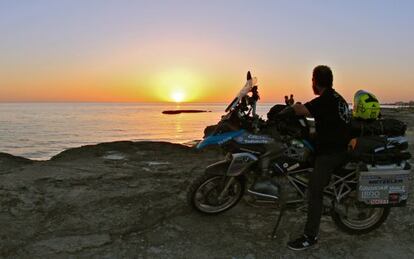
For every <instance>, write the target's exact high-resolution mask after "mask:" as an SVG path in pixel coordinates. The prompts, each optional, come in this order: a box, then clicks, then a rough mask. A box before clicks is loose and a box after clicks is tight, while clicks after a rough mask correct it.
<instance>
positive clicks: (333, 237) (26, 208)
mask: <svg viewBox="0 0 414 259" xmlns="http://www.w3.org/2000/svg"><path fill="white" fill-rule="evenodd" d="M410 123H411V121H410ZM410 127H411V126H410ZM409 138H412V133H409ZM410 143H411V151H412V147H414V143H413V142H412V141H411V142H410ZM221 157H222V155H221V154H220V152H218V151H217V150H213V149H212V150H206V151H202V152H200V151H196V150H194V149H192V148H190V147H186V146H182V145H178V144H171V143H163V142H113V143H103V144H99V145H92V146H84V147H80V148H75V149H70V150H67V151H64V152H62V153H61V154H59V155H57V156H55V157H53V158H52V159H51V160H49V161H41V162H39V161H30V160H27V159H24V158H16V157H13V156H10V155H7V154H0V222H1V230H0V257H6V258H7V257H9V258H249V259H250V258H298V257H299V258H302V257H304V258H412V257H413V256H414V199H413V198H412V197H411V199H410V200H409V203H408V205H407V206H406V207H404V208H394V209H392V210H391V214H390V215H389V217H388V220H387V221H386V222H385V223H384V224H383V225H382V226H381V227H380V228H379V229H378V230H375V231H373V232H371V233H369V234H366V235H361V236H352V235H348V234H345V233H343V232H341V231H340V230H338V229H337V228H336V226H335V225H334V223H333V222H332V220H331V218H330V217H329V216H324V217H323V218H322V225H321V234H320V242H319V244H318V245H317V247H315V248H312V249H310V250H308V251H303V252H293V251H290V250H288V249H287V247H286V242H287V241H289V240H290V239H291V238H295V237H297V236H298V235H300V234H301V233H302V230H303V226H304V223H305V213H304V212H303V211H300V210H291V211H288V212H287V213H286V215H285V217H284V218H283V219H282V223H281V227H280V229H279V232H278V236H277V238H276V239H270V237H269V235H270V233H271V231H272V228H273V226H274V224H275V221H276V216H277V213H278V211H277V210H276V209H273V208H272V207H266V208H262V207H253V206H250V205H248V204H247V203H246V202H244V201H242V202H240V203H239V204H238V205H237V206H236V207H235V208H233V209H232V210H230V211H228V212H225V213H223V214H221V215H217V216H204V215H200V214H198V213H196V212H194V211H192V210H191V208H190V207H189V206H188V205H187V203H186V192H187V189H188V186H189V184H190V183H191V181H192V180H193V179H194V178H196V177H197V176H199V175H201V174H202V173H203V170H204V167H205V166H206V165H208V164H210V163H212V162H215V161H217V160H218V159H220V158H221Z"/></svg>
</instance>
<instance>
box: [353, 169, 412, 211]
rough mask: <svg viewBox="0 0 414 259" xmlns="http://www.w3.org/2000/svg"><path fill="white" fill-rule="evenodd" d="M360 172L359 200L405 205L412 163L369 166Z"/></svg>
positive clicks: (367, 202) (371, 202) (379, 203)
mask: <svg viewBox="0 0 414 259" xmlns="http://www.w3.org/2000/svg"><path fill="white" fill-rule="evenodd" d="M367 168H368V170H367V171H361V172H359V181H358V186H357V190H358V200H359V201H361V202H364V203H366V204H369V205H388V206H404V205H405V204H406V202H407V198H408V192H409V186H410V184H409V183H410V172H411V166H410V164H408V163H406V162H404V163H401V164H400V165H396V164H394V165H383V166H368V167H367Z"/></svg>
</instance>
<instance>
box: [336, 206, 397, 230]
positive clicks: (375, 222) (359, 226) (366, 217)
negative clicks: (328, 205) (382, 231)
mask: <svg viewBox="0 0 414 259" xmlns="http://www.w3.org/2000/svg"><path fill="white" fill-rule="evenodd" d="M389 214H390V208H389V207H370V206H366V205H364V204H361V203H358V202H357V201H356V200H354V201H353V202H352V203H351V204H348V205H347V206H346V210H345V213H344V212H342V213H340V212H337V211H335V210H333V211H332V214H331V216H332V219H333V221H334V222H335V224H336V225H337V226H338V227H339V228H340V229H341V230H343V231H345V232H346V233H349V234H353V235H361V234H366V233H368V232H371V231H373V230H374V229H377V228H378V227H380V226H381V225H382V223H384V221H385V220H386V219H387V217H388V215H389Z"/></svg>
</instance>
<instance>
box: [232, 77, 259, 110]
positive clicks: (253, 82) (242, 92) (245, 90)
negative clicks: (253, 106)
mask: <svg viewBox="0 0 414 259" xmlns="http://www.w3.org/2000/svg"><path fill="white" fill-rule="evenodd" d="M255 85H257V77H253V78H252V79H249V80H247V81H246V84H245V85H244V86H243V87H242V89H241V90H240V91H239V93H238V94H237V96H236V97H235V98H234V100H233V101H232V102H231V103H230V104H229V106H228V107H227V108H226V112H228V111H230V110H231V109H233V108H234V107H235V106H236V105H237V104H238V102H239V101H240V100H241V99H242V98H244V97H246V96H247V94H248V93H249V92H250V91H251V90H252V88H253V86H255Z"/></svg>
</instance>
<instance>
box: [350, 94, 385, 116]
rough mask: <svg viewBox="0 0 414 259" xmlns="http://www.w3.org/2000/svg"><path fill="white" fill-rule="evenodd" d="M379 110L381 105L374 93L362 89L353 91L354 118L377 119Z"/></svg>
mask: <svg viewBox="0 0 414 259" xmlns="http://www.w3.org/2000/svg"><path fill="white" fill-rule="evenodd" d="M380 110H381V107H380V104H379V102H378V99H377V97H375V95H373V94H372V93H369V92H366V91H364V90H359V91H358V92H356V93H355V95H354V108H353V110H352V116H353V117H354V118H359V119H364V120H369V119H371V120H375V119H378V117H379V114H380Z"/></svg>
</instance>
